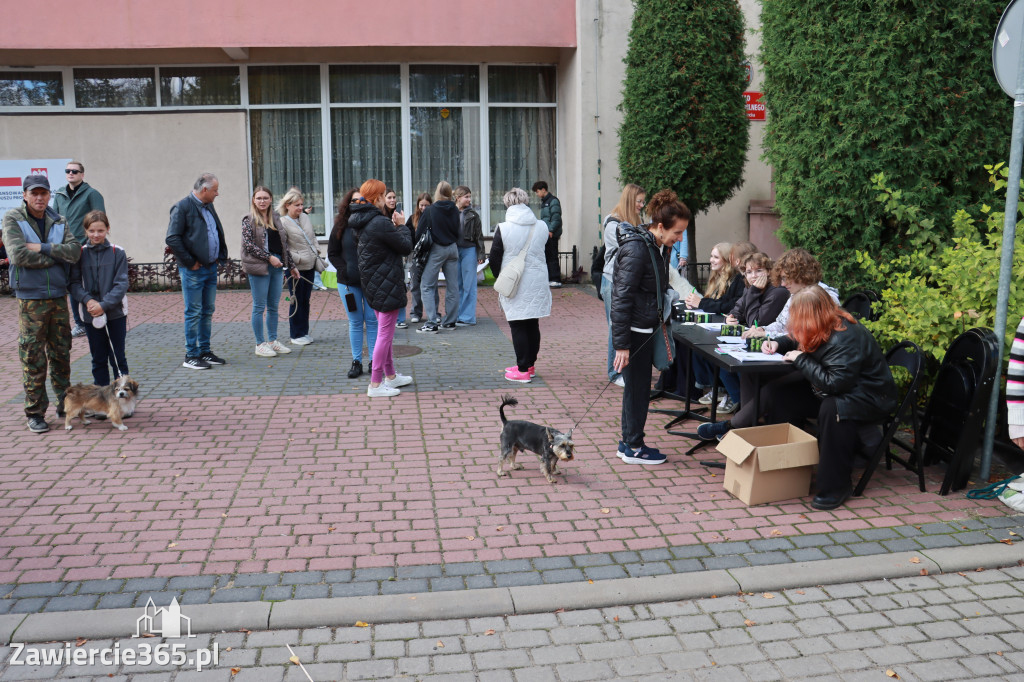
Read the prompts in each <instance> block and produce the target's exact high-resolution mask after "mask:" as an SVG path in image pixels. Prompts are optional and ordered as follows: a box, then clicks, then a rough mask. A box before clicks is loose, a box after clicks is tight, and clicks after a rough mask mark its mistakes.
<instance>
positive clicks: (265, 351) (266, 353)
mask: <svg viewBox="0 0 1024 682" xmlns="http://www.w3.org/2000/svg"><path fill="white" fill-rule="evenodd" d="M256 355H258V356H260V357H261V358H272V357H274V356H276V355H277V353H275V352H274V349H273V348H271V347H270V344H269V343H267V342H266V341H264V342H263V343H260V344H257V345H256Z"/></svg>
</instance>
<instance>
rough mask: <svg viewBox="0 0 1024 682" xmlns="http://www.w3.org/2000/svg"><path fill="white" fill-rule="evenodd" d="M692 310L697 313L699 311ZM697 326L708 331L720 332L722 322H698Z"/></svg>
mask: <svg viewBox="0 0 1024 682" xmlns="http://www.w3.org/2000/svg"><path fill="white" fill-rule="evenodd" d="M694 312H698V313H699V312H700V311H699V310H696V311H694ZM697 326H698V327H701V328H702V329H707V330H708V331H709V332H720V331H722V323H721V322H698V323H697Z"/></svg>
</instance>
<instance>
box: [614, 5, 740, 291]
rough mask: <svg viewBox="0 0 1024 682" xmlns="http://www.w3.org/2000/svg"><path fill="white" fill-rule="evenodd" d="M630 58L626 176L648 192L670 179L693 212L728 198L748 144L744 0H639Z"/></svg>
mask: <svg viewBox="0 0 1024 682" xmlns="http://www.w3.org/2000/svg"><path fill="white" fill-rule="evenodd" d="M625 61H626V79H625V82H624V88H623V95H622V103H621V104H620V105H619V106H620V109H621V110H622V112H623V119H622V125H621V126H620V128H619V177H620V179H621V181H622V182H624V183H625V182H635V183H637V184H639V185H640V186H642V187H644V188H645V189H646V190H647V191H648V193H649V194H648V196H650V195H651V194H653V193H654V192H656V191H658V190H660V189H663V188H671V189H672V190H674V191H675V192H676V194H678V195H679V198H680V199H682V200H683V201H684V202H685V203H686V205H687V206H689V208H690V209H691V210H692V211H693V212H694V213H695V214H696V213H698V212H701V211H704V210H706V209H707V208H708V207H710V206H713V205H720V204H722V203H723V202H724V201H725V200H727V199H728V198H729V197H731V196H732V195H733V193H734V192H735V191H736V188H737V187H739V186H740V184H741V183H742V182H743V164H744V162H745V160H746V152H747V126H748V121H747V117H746V111H745V105H744V101H743V88H744V83H745V72H744V70H743V66H742V63H743V61H744V54H743V13H742V12H741V11H740V7H739V4H738V3H737V2H736V0H634V2H633V24H632V26H631V28H630V30H629V48H628V51H627V52H626V59H625ZM691 227H693V226H692V225H691ZM695 233H696V230H695V229H690V230H688V238H689V241H690V250H691V251H692V252H695V248H694V244H695V240H694V235H695ZM694 281H696V280H694Z"/></svg>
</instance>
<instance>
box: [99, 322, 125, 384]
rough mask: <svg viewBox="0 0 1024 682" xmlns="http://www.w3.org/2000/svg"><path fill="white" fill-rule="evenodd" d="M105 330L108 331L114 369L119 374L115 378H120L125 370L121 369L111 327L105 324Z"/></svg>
mask: <svg viewBox="0 0 1024 682" xmlns="http://www.w3.org/2000/svg"><path fill="white" fill-rule="evenodd" d="M103 331H105V332H106V333H107V343H108V344H109V345H110V359H111V360H113V361H114V369H115V370H116V371H117V376H116V377H114V378H115V379H120V378H121V377H123V376H124V372H122V371H121V366H120V365H119V364H117V353H116V352H115V351H114V340H113V339H111V338H110V327H108V326H107V325H106V324H104V325H103Z"/></svg>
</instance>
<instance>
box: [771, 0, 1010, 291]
mask: <svg viewBox="0 0 1024 682" xmlns="http://www.w3.org/2000/svg"><path fill="white" fill-rule="evenodd" d="M1004 5H1005V0H999V1H998V2H993V1H992V0H945V1H943V2H922V1H907V0H903V1H900V0H868V1H863V2H835V1H831V2H823V1H821V0H771V2H763V3H762V5H761V6H762V12H761V23H762V28H763V31H762V36H763V43H762V61H763V63H764V81H765V84H764V92H765V100H766V101H767V104H768V122H767V127H766V130H765V139H764V148H765V154H764V158H765V159H766V160H767V161H768V163H770V164H771V165H772V167H773V169H774V178H775V183H776V198H777V209H778V210H779V212H780V214H781V216H782V224H783V227H782V230H781V231H780V237H781V239H782V241H783V242H784V243H786V244H788V245H790V246H803V247H805V248H807V249H808V250H810V251H811V252H812V253H814V254H815V255H817V256H818V258H820V260H821V262H822V265H823V266H824V268H825V271H826V278H827V279H828V280H829V281H830V282H831V283H833V284H836V285H838V286H841V287H842V286H850V285H854V284H859V283H862V282H863V281H864V277H863V272H862V271H861V270H860V269H859V268H858V266H857V263H856V258H855V256H854V254H855V252H856V251H857V250H862V251H866V252H868V253H870V254H871V257H872V258H875V259H877V260H878V261H879V262H886V261H889V260H892V259H893V258H894V257H895V256H897V255H898V254H899V253H900V252H901V249H903V248H918V247H919V246H921V245H922V244H923V243H924V242H926V241H931V242H933V243H935V242H940V241H943V240H944V239H945V238H947V237H948V236H950V235H951V234H952V220H951V218H952V216H953V214H954V212H955V210H956V209H957V208H958V207H960V206H965V205H973V204H974V203H975V199H976V198H977V197H979V196H982V194H983V193H984V192H986V191H987V190H986V189H985V184H986V180H987V174H986V173H985V172H984V171H983V170H982V165H983V164H984V163H986V162H987V161H989V160H990V159H993V158H1004V157H1005V155H1006V150H1007V149H1008V147H1009V137H1010V123H1011V119H1012V103H1011V100H1010V99H1009V98H1008V97H1007V96H1006V95H1005V94H1003V93H1002V91H1001V90H999V88H998V86H997V84H996V81H995V77H994V75H993V73H992V57H991V50H992V36H993V33H994V31H995V27H996V24H997V23H998V19H999V16H1000V13H1001V11H1002V9H1003V7H1004ZM878 173H884V174H885V177H886V180H887V182H888V183H889V184H890V185H891V186H894V187H899V188H901V190H902V192H903V201H904V203H906V204H911V205H916V206H920V207H921V210H922V212H923V214H925V215H928V216H932V217H934V219H935V225H929V226H928V229H927V230H926V231H925V233H918V234H916V235H908V234H907V232H906V227H907V224H906V222H901V221H899V220H897V219H896V218H894V217H893V216H891V215H889V214H887V213H886V210H885V206H884V205H883V204H882V203H880V202H878V201H876V197H875V195H876V194H877V192H876V191H874V190H873V189H872V182H871V178H872V177H873V176H875V175H876V174H878ZM932 230H934V232H932Z"/></svg>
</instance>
